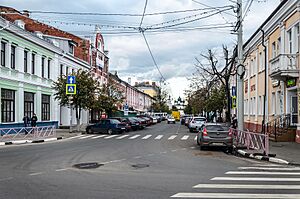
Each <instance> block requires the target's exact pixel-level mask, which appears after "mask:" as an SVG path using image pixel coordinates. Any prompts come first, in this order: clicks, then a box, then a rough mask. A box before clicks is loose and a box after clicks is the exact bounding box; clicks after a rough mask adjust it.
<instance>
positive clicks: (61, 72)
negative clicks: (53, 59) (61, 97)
mask: <svg viewBox="0 0 300 199" xmlns="http://www.w3.org/2000/svg"><path fill="white" fill-rule="evenodd" d="M63 69H64V65H62V64H61V65H60V76H62V75H63Z"/></svg>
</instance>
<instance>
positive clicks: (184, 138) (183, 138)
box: [181, 135, 189, 140]
mask: <svg viewBox="0 0 300 199" xmlns="http://www.w3.org/2000/svg"><path fill="white" fill-rule="evenodd" d="M188 138H189V135H185V136H183V137H182V138H181V140H187V139H188Z"/></svg>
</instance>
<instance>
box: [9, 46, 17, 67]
mask: <svg viewBox="0 0 300 199" xmlns="http://www.w3.org/2000/svg"><path fill="white" fill-rule="evenodd" d="M10 67H11V68H12V69H15V68H16V47H15V46H11V52H10Z"/></svg>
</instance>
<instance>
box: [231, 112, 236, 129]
mask: <svg viewBox="0 0 300 199" xmlns="http://www.w3.org/2000/svg"><path fill="white" fill-rule="evenodd" d="M231 127H232V128H234V129H236V128H237V118H236V115H235V114H233V116H232V119H231Z"/></svg>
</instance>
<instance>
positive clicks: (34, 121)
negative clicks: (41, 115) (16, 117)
mask: <svg viewBox="0 0 300 199" xmlns="http://www.w3.org/2000/svg"><path fill="white" fill-rule="evenodd" d="M37 120H38V118H37V116H36V114H35V113H33V116H32V118H31V126H32V127H36V122H37Z"/></svg>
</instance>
